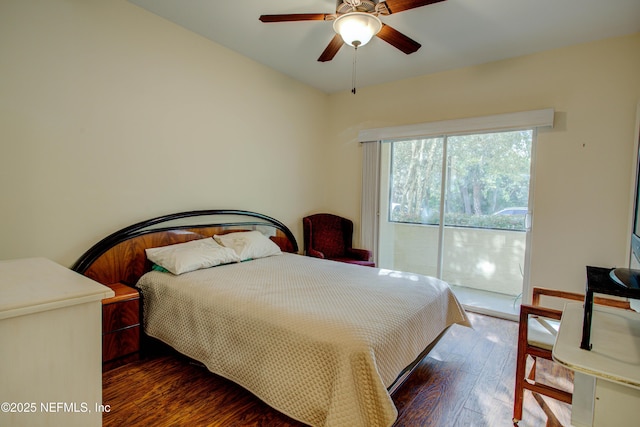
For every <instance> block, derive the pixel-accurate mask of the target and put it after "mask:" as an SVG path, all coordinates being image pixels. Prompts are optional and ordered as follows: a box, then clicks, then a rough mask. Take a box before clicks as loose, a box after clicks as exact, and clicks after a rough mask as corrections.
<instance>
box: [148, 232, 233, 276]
mask: <svg viewBox="0 0 640 427" xmlns="http://www.w3.org/2000/svg"><path fill="white" fill-rule="evenodd" d="M145 252H146V254H147V258H148V259H149V261H151V262H153V263H155V264H157V265H159V266H161V267H163V268H165V269H167V270H168V271H170V272H171V273H173V274H182V273H187V272H189V271H194V270H198V269H201V268H208V267H213V266H216V265H220V264H227V263H230V262H239V261H240V258H239V257H238V255H236V253H235V252H234V251H233V250H231V249H229V248H225V247H223V246H220V245H219V244H217V243H216V242H215V241H214V240H213V238H211V237H209V238H206V239H199V240H192V241H190V242H186V243H178V244H176V245H169V246H162V247H159V248H149V249H145Z"/></svg>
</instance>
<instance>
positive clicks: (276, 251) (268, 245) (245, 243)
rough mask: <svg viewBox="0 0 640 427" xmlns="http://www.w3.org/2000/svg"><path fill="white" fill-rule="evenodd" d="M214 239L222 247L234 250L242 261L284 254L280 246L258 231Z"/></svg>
mask: <svg viewBox="0 0 640 427" xmlns="http://www.w3.org/2000/svg"><path fill="white" fill-rule="evenodd" d="M213 238H214V239H216V242H218V243H220V244H221V245H222V246H224V247H226V248H231V249H233V250H234V251H235V252H236V254H238V256H239V257H240V259H241V260H242V261H245V260H248V259H256V258H264V257H268V256H272V255H280V254H281V253H282V251H280V246H278V245H276V244H275V243H274V242H273V241H271V239H269V238H268V237H267V236H265V235H264V234H262V233H261V232H259V231H257V230H254V231H238V232H236V233H228V234H223V235H217V234H216V235H215V236H213Z"/></svg>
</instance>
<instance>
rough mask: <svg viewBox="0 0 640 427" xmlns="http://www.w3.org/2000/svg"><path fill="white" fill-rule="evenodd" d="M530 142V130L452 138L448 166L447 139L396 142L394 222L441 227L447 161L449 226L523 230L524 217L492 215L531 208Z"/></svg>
mask: <svg viewBox="0 0 640 427" xmlns="http://www.w3.org/2000/svg"><path fill="white" fill-rule="evenodd" d="M531 140H532V132H531V131H528V130H524V131H509V132H497V133H486V134H475V135H459V136H450V137H448V138H447V159H446V162H443V153H444V141H445V139H444V138H428V139H413V140H406V141H395V142H393V143H392V144H393V145H392V158H391V177H390V178H391V182H390V186H391V188H390V197H389V203H390V205H389V206H390V212H391V213H390V217H391V218H390V219H391V220H392V221H398V222H410V223H420V224H434V223H436V224H437V223H438V220H439V219H438V217H439V212H438V211H439V209H440V195H441V182H442V175H443V174H442V167H443V163H445V167H446V168H447V169H446V173H445V176H446V179H447V181H446V203H445V216H446V218H447V224H454V225H459V226H469V227H474V226H478V227H486V228H499V229H509V230H518V229H520V230H521V229H523V227H524V218H523V217H522V216H511V217H510V216H509V215H495V216H493V215H491V214H492V213H494V212H497V211H499V210H501V209H504V208H506V207H509V206H527V204H528V199H529V173H530V171H529V168H530V163H531ZM482 224H486V225H482Z"/></svg>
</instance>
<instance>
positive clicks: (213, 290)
mask: <svg viewBox="0 0 640 427" xmlns="http://www.w3.org/2000/svg"><path fill="white" fill-rule="evenodd" d="M137 287H138V288H139V289H140V291H141V293H142V295H143V301H144V304H143V307H144V313H143V323H144V328H145V332H146V333H147V334H148V335H150V336H152V337H155V338H157V339H159V340H161V341H163V342H165V343H167V344H169V345H170V346H172V347H173V348H175V349H176V350H178V351H179V352H181V353H183V354H185V355H187V356H189V357H191V358H193V359H195V360H198V361H200V362H202V363H203V364H204V365H205V366H206V367H207V368H208V369H209V370H210V371H211V372H214V373H216V374H218V375H221V376H223V377H226V378H228V379H230V380H232V381H234V382H236V383H238V384H240V385H242V386H243V387H245V388H246V389H248V390H249V391H251V392H252V393H254V394H255V395H256V396H258V397H259V398H260V399H262V400H263V401H264V402H266V403H267V404H269V405H270V406H272V407H273V408H275V409H277V410H279V411H281V412H283V413H285V414H287V415H289V416H290V417H292V418H294V419H297V420H299V421H301V422H304V423H306V424H309V425H312V426H350V427H355V426H368V427H375V426H389V425H391V424H393V422H394V421H395V419H396V418H397V411H396V408H395V406H394V404H393V401H392V399H391V397H390V395H389V393H388V390H387V388H388V387H389V386H390V385H391V384H392V383H393V382H394V380H395V379H396V378H397V376H398V375H399V374H400V373H401V372H402V370H403V369H404V368H405V367H407V366H408V365H409V364H410V363H411V362H413V361H414V360H415V359H416V358H417V357H418V356H419V355H420V353H421V352H422V351H423V350H424V349H425V347H427V345H428V344H430V343H431V342H432V341H433V340H435V339H436V338H437V337H438V336H439V335H440V333H441V332H442V331H443V330H445V329H446V328H447V327H449V326H450V325H451V324H453V323H459V324H463V325H468V319H467V316H466V314H465V312H464V309H463V308H462V307H461V305H460V304H459V303H458V301H457V300H456V298H455V296H454V295H453V293H452V292H451V290H450V288H449V286H448V285H447V284H446V283H445V282H443V281H441V280H438V279H435V278H432V277H427V276H422V275H417V274H410V273H403V272H397V271H390V270H383V269H377V268H371V267H362V266H357V265H351V264H345V263H338V262H334V261H327V260H321V259H317V258H310V257H305V256H301V255H294V254H282V255H278V256H272V257H267V258H261V259H256V260H251V261H246V262H242V263H235V264H229V265H224V266H218V267H213V268H208V269H203V270H198V271H194V272H190V273H186V274H182V275H179V276H174V275H172V274H170V273H163V272H158V271H151V272H149V273H147V274H145V275H144V276H143V277H142V278H141V279H140V280H139V282H138V284H137Z"/></svg>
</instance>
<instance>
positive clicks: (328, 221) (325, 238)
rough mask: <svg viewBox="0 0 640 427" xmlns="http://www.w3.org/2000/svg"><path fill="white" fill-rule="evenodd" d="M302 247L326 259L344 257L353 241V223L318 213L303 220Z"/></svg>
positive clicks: (345, 219)
mask: <svg viewBox="0 0 640 427" xmlns="http://www.w3.org/2000/svg"><path fill="white" fill-rule="evenodd" d="M302 222H303V227H304V240H305V242H304V246H305V250H308V249H309V248H312V249H315V250H317V251H320V252H322V253H323V254H324V256H325V257H327V258H337V257H342V256H344V254H345V252H346V249H347V248H351V243H352V241H353V222H352V221H351V220H349V219H347V218H342V217H340V216H337V215H333V214H328V213H320V214H314V215H309V216H307V217H304V218H303V221H302Z"/></svg>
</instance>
